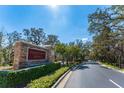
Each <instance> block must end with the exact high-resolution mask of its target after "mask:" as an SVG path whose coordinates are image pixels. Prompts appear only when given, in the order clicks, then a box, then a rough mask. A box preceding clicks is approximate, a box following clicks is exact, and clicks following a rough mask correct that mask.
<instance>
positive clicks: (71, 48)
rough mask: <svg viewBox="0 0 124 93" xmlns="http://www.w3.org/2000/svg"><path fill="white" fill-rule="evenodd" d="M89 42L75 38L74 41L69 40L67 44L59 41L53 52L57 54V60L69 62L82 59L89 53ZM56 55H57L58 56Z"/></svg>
mask: <svg viewBox="0 0 124 93" xmlns="http://www.w3.org/2000/svg"><path fill="white" fill-rule="evenodd" d="M90 48H91V42H85V43H83V41H81V40H76V41H75V42H70V43H69V44H63V43H59V44H56V45H55V52H56V55H58V56H59V57H61V58H59V59H58V60H60V59H61V60H62V61H66V62H67V64H68V63H69V62H76V61H80V62H81V61H83V60H84V59H85V58H86V57H88V55H89V53H90ZM58 56H57V57H58Z"/></svg>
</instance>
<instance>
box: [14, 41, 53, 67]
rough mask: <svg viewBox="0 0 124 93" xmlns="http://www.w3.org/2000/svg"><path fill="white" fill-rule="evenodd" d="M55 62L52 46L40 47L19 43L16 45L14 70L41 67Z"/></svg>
mask: <svg viewBox="0 0 124 93" xmlns="http://www.w3.org/2000/svg"><path fill="white" fill-rule="evenodd" d="M53 60H54V51H53V48H52V47H51V46H45V47H40V46H37V45H34V44H30V43H28V42H22V41H17V42H16V43H15V45H14V63H13V67H14V69H20V68H25V67H30V66H36V65H41V64H44V63H48V62H51V61H53Z"/></svg>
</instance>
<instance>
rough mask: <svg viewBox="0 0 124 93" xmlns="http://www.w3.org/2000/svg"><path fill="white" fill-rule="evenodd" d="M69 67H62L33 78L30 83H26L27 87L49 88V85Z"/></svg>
mask: <svg viewBox="0 0 124 93" xmlns="http://www.w3.org/2000/svg"><path fill="white" fill-rule="evenodd" d="M68 69H69V67H62V68H60V69H58V70H57V71H55V72H54V73H51V74H50V75H47V76H43V77H41V78H39V79H36V80H33V81H32V82H31V83H29V84H28V85H27V87H29V88H49V87H51V86H52V85H53V84H54V83H55V82H56V81H57V80H58V78H59V77H60V76H61V75H62V74H64V73H65V72H66V71H67V70H68Z"/></svg>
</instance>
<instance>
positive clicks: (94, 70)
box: [65, 62, 124, 88]
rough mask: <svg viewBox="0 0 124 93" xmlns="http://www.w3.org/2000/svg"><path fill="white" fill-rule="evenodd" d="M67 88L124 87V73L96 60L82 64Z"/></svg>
mask: <svg viewBox="0 0 124 93" xmlns="http://www.w3.org/2000/svg"><path fill="white" fill-rule="evenodd" d="M65 88H124V74H122V73H120V72H117V71H114V70H111V69H108V68H105V67H103V66H101V65H99V64H97V63H94V62H89V63H86V64H80V65H79V66H78V67H77V69H76V70H74V71H73V72H72V74H71V76H70V78H69V80H68V81H67V82H66V85H65Z"/></svg>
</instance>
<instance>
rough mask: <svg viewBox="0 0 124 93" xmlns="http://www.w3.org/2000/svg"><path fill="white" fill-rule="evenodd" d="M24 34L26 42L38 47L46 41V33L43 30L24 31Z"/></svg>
mask: <svg viewBox="0 0 124 93" xmlns="http://www.w3.org/2000/svg"><path fill="white" fill-rule="evenodd" d="M23 33H24V36H25V41H28V42H31V43H33V44H36V45H40V44H42V43H43V42H44V41H45V39H46V36H45V33H44V31H43V29H42V28H39V29H36V28H31V29H24V30H23Z"/></svg>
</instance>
